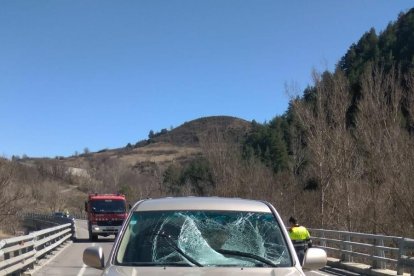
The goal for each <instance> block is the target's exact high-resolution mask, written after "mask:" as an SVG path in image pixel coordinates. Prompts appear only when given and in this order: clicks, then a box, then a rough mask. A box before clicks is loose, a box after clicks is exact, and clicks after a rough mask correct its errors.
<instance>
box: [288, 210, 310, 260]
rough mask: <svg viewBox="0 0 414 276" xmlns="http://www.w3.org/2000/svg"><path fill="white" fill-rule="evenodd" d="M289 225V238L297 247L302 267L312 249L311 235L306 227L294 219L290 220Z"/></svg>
mask: <svg viewBox="0 0 414 276" xmlns="http://www.w3.org/2000/svg"><path fill="white" fill-rule="evenodd" d="M289 223H290V228H289V237H290V239H291V240H292V242H293V246H294V247H295V250H296V254H297V255H298V259H299V262H300V265H302V263H303V258H304V257H305V252H306V250H307V249H308V248H309V247H312V241H311V239H310V234H309V231H308V229H306V228H305V227H304V226H300V225H299V224H298V223H297V220H296V219H295V218H294V217H290V218H289Z"/></svg>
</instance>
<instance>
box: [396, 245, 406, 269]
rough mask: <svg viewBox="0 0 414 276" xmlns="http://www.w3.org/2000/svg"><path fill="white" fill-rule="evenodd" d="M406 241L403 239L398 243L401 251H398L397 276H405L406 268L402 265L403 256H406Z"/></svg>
mask: <svg viewBox="0 0 414 276" xmlns="http://www.w3.org/2000/svg"><path fill="white" fill-rule="evenodd" d="M404 243H405V240H404V238H401V239H400V240H399V242H398V246H399V250H398V259H397V260H398V263H397V275H403V274H404V266H403V263H402V256H404V254H405V248H404V246H405V245H404Z"/></svg>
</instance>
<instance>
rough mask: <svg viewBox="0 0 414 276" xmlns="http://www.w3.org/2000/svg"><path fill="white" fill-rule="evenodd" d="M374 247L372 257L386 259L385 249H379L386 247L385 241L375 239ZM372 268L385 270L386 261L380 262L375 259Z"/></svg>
mask: <svg viewBox="0 0 414 276" xmlns="http://www.w3.org/2000/svg"><path fill="white" fill-rule="evenodd" d="M373 245H374V246H373V247H372V252H371V256H372V257H374V256H378V257H385V253H384V249H381V248H378V247H377V246H384V240H383V239H381V238H380V239H377V238H374V244H373ZM372 268H379V269H384V268H385V262H384V261H378V260H375V259H373V260H372Z"/></svg>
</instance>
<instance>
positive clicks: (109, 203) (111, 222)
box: [85, 193, 127, 241]
mask: <svg viewBox="0 0 414 276" xmlns="http://www.w3.org/2000/svg"><path fill="white" fill-rule="evenodd" d="M85 211H86V213H87V216H88V217H87V219H88V232H89V239H90V240H91V241H96V240H97V239H98V235H99V236H105V237H106V236H109V235H117V234H118V231H119V230H120V229H121V226H122V223H123V222H124V220H125V218H126V217H127V208H126V200H125V196H124V195H122V194H97V193H96V194H89V196H88V200H87V201H86V202H85Z"/></svg>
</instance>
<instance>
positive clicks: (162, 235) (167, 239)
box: [148, 232, 203, 267]
mask: <svg viewBox="0 0 414 276" xmlns="http://www.w3.org/2000/svg"><path fill="white" fill-rule="evenodd" d="M148 235H149V236H159V237H162V238H164V239H165V240H166V241H167V244H168V245H169V246H170V247H172V248H173V249H174V250H175V251H176V252H178V253H179V254H180V255H181V256H183V257H184V258H186V259H187V260H188V261H190V262H191V263H193V264H195V265H196V266H198V267H202V266H203V265H202V264H200V263H199V262H197V261H196V260H195V259H194V258H192V257H190V256H189V255H188V254H187V253H185V252H184V251H182V250H181V249H180V248H179V247H178V246H177V245H176V244H175V243H174V241H173V239H172V238H171V236H170V235H168V234H166V233H165V232H161V233H152V234H148Z"/></svg>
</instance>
